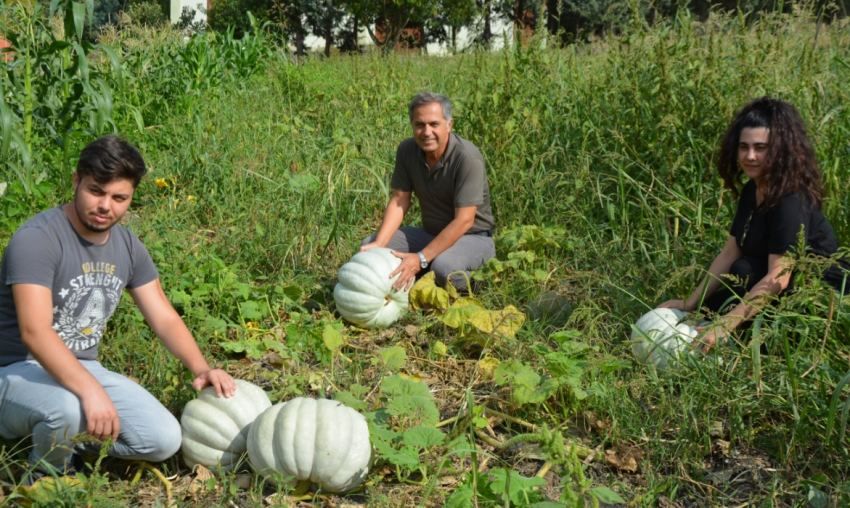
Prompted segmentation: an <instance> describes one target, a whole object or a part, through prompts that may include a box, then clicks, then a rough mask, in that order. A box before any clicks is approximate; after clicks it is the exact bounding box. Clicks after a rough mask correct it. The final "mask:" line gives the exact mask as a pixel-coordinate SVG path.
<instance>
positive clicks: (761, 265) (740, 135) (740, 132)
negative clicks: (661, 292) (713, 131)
mask: <svg viewBox="0 0 850 508" xmlns="http://www.w3.org/2000/svg"><path fill="white" fill-rule="evenodd" d="M717 169H718V172H719V173H720V176H721V177H722V178H723V182H724V185H725V186H726V187H727V188H729V189H731V190H732V194H733V195H734V196H735V198H736V199H738V211H737V212H736V214H735V218H734V219H733V221H732V227H731V230H730V233H729V238H728V240H727V241H726V245H725V246H724V247H723V250H722V251H720V254H718V255H717V257H716V258H715V259H714V262H712V263H711V266H710V267H709V269H708V274H707V275H706V277H705V278H704V279H703V281H702V282H701V283H700V285H699V286H697V288H696V289H695V290H694V291H693V293H691V295H690V296H689V297H688V298H687V299H686V300H669V301H666V302H664V303H662V304H661V305H659V307H661V308H672V309H679V310H683V311H693V310H696V307H697V304H698V303H699V301H700V299H701V298H704V300H703V306H704V307H707V308H708V309H709V310H711V311H713V312H719V311H721V310H724V309H728V308H729V307H732V308H731V310H729V312H727V313H726V314H725V315H723V316H722V317H721V318H720V319H718V320H717V325H718V326H714V327H713V328H712V329H711V330H709V331H708V333H706V335H705V336H704V337H703V338H702V339H701V340H700V342H701V343H702V344H703V350H704V351H706V352H707V351H709V350H710V349H711V348H712V347H713V346H714V343H715V341H716V339H717V337H721V336H723V335H725V334H726V333H727V332H729V331H730V330H733V329H735V328H736V327H738V326H739V325H741V323H743V322H745V321H747V320H749V319H751V318H752V317H753V316H755V315H756V314H757V313H758V312H759V311H760V310H761V309H760V308H761V307H762V306H763V305H764V304H765V303H766V300H767V299H769V298H770V297H771V296H774V295H779V294H781V293H783V292H785V291H787V290H789V289H791V288H790V286H791V285H792V279H791V275H792V274H791V270H790V269H788V267H789V264H790V257H789V256H788V254H790V253H792V252H793V251H795V250H796V247H797V244H798V239H797V238H798V234H799V233H800V231H801V230H802V234H803V236H804V238H805V244H806V250H807V251H810V252H812V253H814V254H817V255H819V256H823V257H829V256H831V255H833V254H835V252H836V251H837V250H838V243H837V242H836V240H835V233H834V232H833V230H832V227H831V226H830V225H829V222H827V220H826V217H825V216H824V214H823V211H822V210H821V206H822V204H823V197H822V195H821V173H820V170H818V164H817V159H816V158H815V153H814V150H813V149H812V145H811V143H810V142H809V138H808V136H806V126H805V123H804V122H803V119H802V117H801V116H800V113H798V112H797V110H796V109H795V108H794V106H792V105H790V104H788V103H787V102H783V101H780V100H778V99H771V98H769V97H762V98H761V99H756V100H754V101H752V102H750V103H749V104H747V105H746V106H744V108H743V109H742V110H741V111H740V112H739V113H738V114H737V115H736V116H735V118H734V119H733V120H732V123H731V124H730V125H729V128H728V129H727V130H726V134H724V136H723V140H722V142H721V146H720V160H719V161H718V168H717ZM744 176H746V177H747V178H748V179H749V180H748V181H747V182H746V183H745V184H743V189H741V190H740V191H739V189H740V187H741V185H742V180H743V177H744ZM801 254H802V253H801ZM848 270H850V263H848V262H847V260H846V259H841V260H840V261H839V264H833V265H831V266H830V267H829V268H828V269H827V270H825V271H824V273H823V278H824V280H825V281H826V282H828V283H829V284H831V285H832V286H834V287H836V288H837V289H839V290H841V288H842V286H843V282H844V279H845V277H847V274H848ZM844 285H846V286H850V280H847V282H846V284H844ZM845 291H846V289H845Z"/></svg>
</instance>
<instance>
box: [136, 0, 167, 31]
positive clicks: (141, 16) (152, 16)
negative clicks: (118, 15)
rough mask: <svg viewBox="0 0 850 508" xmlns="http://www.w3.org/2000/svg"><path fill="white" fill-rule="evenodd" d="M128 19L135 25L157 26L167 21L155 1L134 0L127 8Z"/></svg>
mask: <svg viewBox="0 0 850 508" xmlns="http://www.w3.org/2000/svg"><path fill="white" fill-rule="evenodd" d="M126 13H127V15H128V16H130V20H131V21H132V22H133V23H135V24H137V25H147V26H151V27H159V26H162V25H163V24H165V23H167V22H168V18H167V17H166V16H165V13H164V12H162V7H161V6H160V5H159V4H158V3H156V2H150V1H148V2H134V3H131V4H130V6H129V7H128V8H127V10H126Z"/></svg>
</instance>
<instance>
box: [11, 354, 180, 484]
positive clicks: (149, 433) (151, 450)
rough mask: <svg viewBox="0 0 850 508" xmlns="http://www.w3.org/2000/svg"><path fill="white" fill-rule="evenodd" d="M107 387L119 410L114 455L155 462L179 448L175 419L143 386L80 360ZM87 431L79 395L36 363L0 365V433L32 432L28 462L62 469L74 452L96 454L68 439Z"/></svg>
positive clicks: (20, 434)
mask: <svg viewBox="0 0 850 508" xmlns="http://www.w3.org/2000/svg"><path fill="white" fill-rule="evenodd" d="M80 363H81V364H82V365H83V367H85V368H86V370H88V371H89V372H90V373H91V374H92V375H93V376H94V377H95V379H97V381H98V382H99V383H100V384H101V385H102V386H103V388H104V389H105V390H106V394H107V395H109V398H110V399H112V403H113V404H115V409H117V410H118V419H119V421H120V422H121V431H120V433H119V435H118V440H117V441H115V443H114V444H113V445H112V447H111V448H110V449H109V455H111V456H113V457H119V458H126V459H137V460H149V461H153V462H159V461H162V460H165V459H167V458H168V457H171V456H172V455H174V454H175V453H177V450H179V449H180V443H181V433H180V423H178V422H177V419H176V418H174V416H173V415H172V414H171V413H169V412H168V410H167V409H166V408H165V407H164V406H163V405H162V404H160V403H159V401H157V400H156V399H155V398H154V396H153V395H151V394H150V393H148V391H147V390H145V389H144V388H142V387H141V386H139V385H138V384H137V383H134V382H133V381H131V380H130V379H128V378H126V377H124V376H122V375H120V374H116V373H114V372H110V371H109V370H106V368H104V367H103V366H102V365H101V364H100V363H99V362H97V361H94V360H81V361H80ZM84 432H86V417H85V414H84V413H83V408H82V405H81V403H80V399H79V398H78V397H77V396H76V395H74V394H73V393H72V392H70V391H69V390H68V389H67V388H65V387H64V386H62V385H60V384H59V383H58V382H57V381H56V380H55V379H53V376H51V375H50V374H49V373H48V372H47V371H46V370H44V368H43V367H42V366H41V365H39V364H38V363H37V362H33V361H26V362H17V363H13V364H11V365H7V366H6V367H0V436H3V437H4V438H6V439H20V438H24V437H27V436H29V435H32V444H33V447H32V448H31V449H30V454H29V462H30V466H31V467H32V466H35V465H37V464H38V463H39V462H42V464H44V463H47V464H50V465H51V466H53V467H54V468H56V470H57V471H59V472H62V471H63V470H64V469H65V467H66V465H67V464H68V461H69V460H70V458H71V455H72V454H73V453H74V452H77V451H91V452H94V453H97V452H98V451H99V450H100V446H98V445H74V444H73V443H71V442H70V441H69V440H70V438H72V437H74V436H75V435H76V434H80V433H84Z"/></svg>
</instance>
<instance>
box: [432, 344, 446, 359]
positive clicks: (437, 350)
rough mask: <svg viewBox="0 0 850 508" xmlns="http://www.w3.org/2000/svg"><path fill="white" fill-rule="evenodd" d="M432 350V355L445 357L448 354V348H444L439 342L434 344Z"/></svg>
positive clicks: (444, 345)
mask: <svg viewBox="0 0 850 508" xmlns="http://www.w3.org/2000/svg"><path fill="white" fill-rule="evenodd" d="M432 348H433V351H434V354H435V355H437V356H446V355H447V354H448V353H449V348H448V347H446V344H445V343H443V342H442V341H439V340H438V341H436V342H434V344H433V346H432Z"/></svg>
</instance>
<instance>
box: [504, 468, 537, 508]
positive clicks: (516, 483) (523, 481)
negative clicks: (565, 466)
mask: <svg viewBox="0 0 850 508" xmlns="http://www.w3.org/2000/svg"><path fill="white" fill-rule="evenodd" d="M490 474H491V475H492V476H493V477H494V480H493V482H492V483H491V484H490V490H492V491H493V493H494V494H497V495H499V496H502V497H503V498H504V495H505V494H507V495H508V498H509V499H510V500H511V503H512V504H514V505H518V504H520V503H521V502H523V501H525V500H527V499H540V493H539V492H537V491H535V490H534V488H535V487H541V486H543V485H546V480H544V479H543V478H538V477H537V476H532V477H531V478H526V477H525V476H522V475H521V474H519V473H518V472H516V471H514V470H510V472H508V471H507V470H505V469H496V470H493V471H491V472H490ZM508 475H510V476H508Z"/></svg>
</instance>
